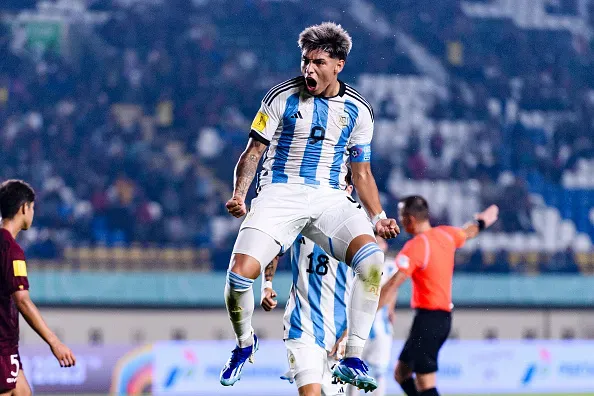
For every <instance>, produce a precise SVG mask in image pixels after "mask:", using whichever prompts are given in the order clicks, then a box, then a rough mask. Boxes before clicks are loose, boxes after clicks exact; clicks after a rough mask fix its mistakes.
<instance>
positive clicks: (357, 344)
mask: <svg viewBox="0 0 594 396" xmlns="http://www.w3.org/2000/svg"><path fill="white" fill-rule="evenodd" d="M383 264H384V253H383V252H382V250H381V249H380V248H379V246H378V245H377V243H374V242H370V243H368V244H366V245H365V246H363V247H362V248H361V249H359V251H358V252H357V253H356V254H355V256H354V257H353V260H352V261H351V268H352V269H353V270H354V271H355V274H356V275H355V280H354V282H353V288H352V289H351V301H350V304H349V312H348V335H347V346H346V351H345V356H346V357H356V358H361V355H362V354H363V347H364V346H365V341H367V337H369V332H370V331H371V326H372V325H373V321H374V320H375V314H376V312H377V306H378V302H379V294H380V281H381V278H382V268H383Z"/></svg>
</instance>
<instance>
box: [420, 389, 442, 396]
mask: <svg viewBox="0 0 594 396" xmlns="http://www.w3.org/2000/svg"><path fill="white" fill-rule="evenodd" d="M418 395H419V396H439V393H438V392H437V388H431V389H427V390H426V391H423V392H419V393H418Z"/></svg>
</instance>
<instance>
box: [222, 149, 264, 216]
mask: <svg viewBox="0 0 594 396" xmlns="http://www.w3.org/2000/svg"><path fill="white" fill-rule="evenodd" d="M267 147H268V146H266V145H265V144H264V143H262V142H261V141H258V140H256V139H254V138H250V139H249V141H248V144H247V147H246V148H245V150H244V151H243V153H241V155H240V156H239V160H238V161H237V165H236V166H235V176H234V178H233V197H232V198H231V199H230V200H229V201H227V204H226V205H225V206H226V207H227V211H228V212H229V213H231V214H232V215H233V216H235V217H242V216H244V215H245V214H246V213H247V209H246V206H245V197H246V195H247V193H248V190H249V188H250V186H251V184H252V181H254V177H255V176H256V171H257V170H258V163H259V162H260V158H262V155H263V154H264V151H266V149H267Z"/></svg>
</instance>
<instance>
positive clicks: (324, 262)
mask: <svg viewBox="0 0 594 396" xmlns="http://www.w3.org/2000/svg"><path fill="white" fill-rule="evenodd" d="M346 182H347V187H346V191H347V193H348V194H349V195H350V194H351V193H352V191H353V186H352V185H351V182H350V173H347V177H346ZM277 262H278V257H277V258H275V259H274V260H273V261H272V262H271V263H270V264H269V265H268V266H266V268H265V270H264V280H265V281H264V282H263V284H262V302H261V305H262V308H264V310H265V311H270V310H272V309H274V308H275V307H276V301H275V300H274V298H275V297H276V292H275V291H274V289H273V288H272V279H273V278H274V273H275V272H276V265H277ZM290 262H291V270H292V272H293V284H292V285H291V292H290V295H289V299H288V301H287V305H286V307H285V315H284V319H283V328H284V336H283V339H284V340H285V346H286V348H287V358H288V361H289V368H290V369H289V372H288V373H287V374H286V375H285V377H284V378H285V379H288V380H289V381H290V382H291V383H293V382H296V385H297V388H298V390H299V395H300V396H319V395H324V396H335V395H344V385H342V384H340V383H339V382H338V381H337V380H335V379H334V378H333V377H332V367H333V366H334V365H335V364H336V363H338V360H337V359H340V358H342V355H343V354H344V345H343V342H341V341H346V339H345V338H344V336H345V334H344V333H345V330H346V328H347V302H348V301H349V298H350V291H351V287H352V283H353V279H354V273H353V271H352V270H351V269H350V268H349V267H347V265H346V264H344V263H339V262H338V260H336V259H334V258H333V257H332V256H329V255H328V254H326V252H324V251H323V250H322V248H320V247H319V246H318V245H316V244H314V243H313V242H312V241H311V240H309V239H307V238H305V237H304V236H302V235H298V236H297V239H296V240H295V242H294V243H293V246H292V247H291V256H290Z"/></svg>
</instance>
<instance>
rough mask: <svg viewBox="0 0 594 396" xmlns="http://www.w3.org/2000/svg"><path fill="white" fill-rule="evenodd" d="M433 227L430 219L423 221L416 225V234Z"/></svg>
mask: <svg viewBox="0 0 594 396" xmlns="http://www.w3.org/2000/svg"><path fill="white" fill-rule="evenodd" d="M430 229H431V223H429V222H428V221H424V222H422V223H419V224H417V225H416V227H415V235H419V234H422V233H424V232H425V231H429V230H430Z"/></svg>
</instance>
